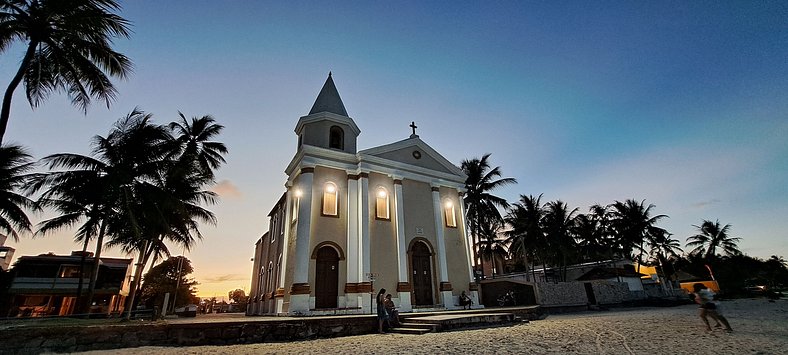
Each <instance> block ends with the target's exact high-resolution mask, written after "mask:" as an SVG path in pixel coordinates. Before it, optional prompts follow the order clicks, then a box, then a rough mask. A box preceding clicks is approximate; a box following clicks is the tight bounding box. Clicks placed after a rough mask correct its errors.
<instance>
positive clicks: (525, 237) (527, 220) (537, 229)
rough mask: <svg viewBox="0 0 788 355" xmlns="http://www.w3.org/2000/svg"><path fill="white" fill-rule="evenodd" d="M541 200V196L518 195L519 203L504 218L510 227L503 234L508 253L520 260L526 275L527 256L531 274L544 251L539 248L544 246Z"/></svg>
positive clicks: (512, 206) (513, 205)
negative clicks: (538, 257)
mask: <svg viewBox="0 0 788 355" xmlns="http://www.w3.org/2000/svg"><path fill="white" fill-rule="evenodd" d="M541 200H542V195H541V194H540V195H539V196H537V197H535V196H533V195H529V196H525V195H520V201H519V202H515V203H514V204H512V205H511V207H510V208H509V212H507V214H506V217H505V218H504V221H505V222H506V224H508V225H509V227H511V229H510V230H508V231H506V232H505V235H506V237H507V243H508V244H509V253H510V254H511V255H512V257H520V258H522V260H523V263H524V264H525V267H526V275H527V274H528V261H529V260H528V259H529V256H530V261H531V264H532V267H531V270H532V272H533V265H534V264H535V263H536V257H537V255H539V254H540V253H541V252H542V251H543V250H544V248H542V247H541V246H542V245H544V244H545V241H544V232H543V231H542V218H543V217H544V209H543V207H542V201H541ZM533 276H535V275H533ZM526 277H527V276H526Z"/></svg>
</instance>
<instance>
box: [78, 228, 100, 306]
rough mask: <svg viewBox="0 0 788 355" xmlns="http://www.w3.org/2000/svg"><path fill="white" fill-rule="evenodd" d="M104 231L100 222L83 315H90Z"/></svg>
mask: <svg viewBox="0 0 788 355" xmlns="http://www.w3.org/2000/svg"><path fill="white" fill-rule="evenodd" d="M105 231H106V227H105V225H104V221H101V226H100V227H99V235H98V239H96V254H95V255H93V257H94V258H93V273H92V274H91V275H90V286H88V297H87V301H86V302H85V303H84V305H85V306H86V307H85V309H84V310H83V311H86V312H85V313H88V314H89V313H90V305H91V302H93V296H94V295H95V293H96V281H97V280H98V272H99V267H100V266H101V249H102V246H103V244H104V233H105Z"/></svg>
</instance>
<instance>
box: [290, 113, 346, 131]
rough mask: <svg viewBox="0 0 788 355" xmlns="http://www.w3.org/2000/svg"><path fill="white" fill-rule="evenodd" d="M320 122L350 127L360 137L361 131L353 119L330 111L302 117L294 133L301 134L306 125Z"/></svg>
mask: <svg viewBox="0 0 788 355" xmlns="http://www.w3.org/2000/svg"><path fill="white" fill-rule="evenodd" d="M318 121H330V122H334V123H339V124H344V125H348V126H349V127H350V130H351V131H353V134H354V135H355V136H357V137H358V135H359V134H361V129H359V128H358V126H357V125H356V122H354V121H353V119H352V118H350V117H348V116H342V115H337V114H335V113H332V112H328V111H323V112H318V113H315V114H311V115H306V116H301V118H299V119H298V123H297V124H296V127H295V129H294V131H295V133H296V134H301V131H302V130H303V129H304V125H306V124H309V123H314V122H318Z"/></svg>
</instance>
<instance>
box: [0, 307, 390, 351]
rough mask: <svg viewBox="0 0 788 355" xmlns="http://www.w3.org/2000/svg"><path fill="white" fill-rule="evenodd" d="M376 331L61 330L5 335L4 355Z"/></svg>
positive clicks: (286, 323) (318, 324) (291, 327)
mask: <svg viewBox="0 0 788 355" xmlns="http://www.w3.org/2000/svg"><path fill="white" fill-rule="evenodd" d="M376 331H377V318H376V317H375V316H359V317H354V318H353V319H352V321H349V320H348V319H347V318H321V319H315V318H305V319H293V320H290V319H288V320H276V321H259V320H258V321H249V322H211V323H182V324H177V323H176V324H163V323H147V324H121V325H115V324H113V325H101V326H58V327H50V328H18V329H6V330H2V331H0V339H2V340H1V342H2V346H0V354H40V353H46V352H56V353H62V352H76V351H88V350H107V349H117V348H131V347H139V346H195V345H229V344H251V343H263V342H275V341H289V340H302V339H313V338H330V337H337V336H347V335H360V334H368V333H372V332H376Z"/></svg>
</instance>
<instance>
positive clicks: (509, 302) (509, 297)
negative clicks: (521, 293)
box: [497, 290, 517, 307]
mask: <svg viewBox="0 0 788 355" xmlns="http://www.w3.org/2000/svg"><path fill="white" fill-rule="evenodd" d="M497 301H498V305H499V306H501V307H503V306H515V305H517V300H516V299H515V298H514V291H511V290H510V291H507V292H506V293H504V294H503V295H500V296H498V299H497Z"/></svg>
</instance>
